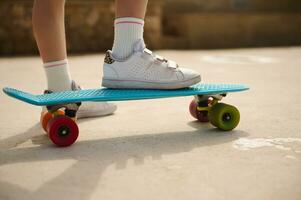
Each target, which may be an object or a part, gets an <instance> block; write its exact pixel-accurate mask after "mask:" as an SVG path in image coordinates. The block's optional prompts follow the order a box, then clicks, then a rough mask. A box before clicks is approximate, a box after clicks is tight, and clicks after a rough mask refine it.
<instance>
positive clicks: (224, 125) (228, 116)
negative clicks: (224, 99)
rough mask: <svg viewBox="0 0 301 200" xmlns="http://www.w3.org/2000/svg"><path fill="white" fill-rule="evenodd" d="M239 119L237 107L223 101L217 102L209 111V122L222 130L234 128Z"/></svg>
mask: <svg viewBox="0 0 301 200" xmlns="http://www.w3.org/2000/svg"><path fill="white" fill-rule="evenodd" d="M239 119H240V114H239V111H238V109H237V108H235V107H234V106H231V105H228V104H225V103H217V104H215V105H214V106H212V108H211V109H210V111H209V121H210V123H211V124H212V125H213V126H215V127H217V128H219V129H221V130H223V131H230V130H232V129H234V128H235V127H236V126H237V125H238V123H239Z"/></svg>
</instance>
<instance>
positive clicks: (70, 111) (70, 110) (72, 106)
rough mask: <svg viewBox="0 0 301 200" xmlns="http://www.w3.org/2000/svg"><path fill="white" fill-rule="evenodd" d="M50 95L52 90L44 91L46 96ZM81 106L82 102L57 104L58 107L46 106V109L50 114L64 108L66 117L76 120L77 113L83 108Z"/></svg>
mask: <svg viewBox="0 0 301 200" xmlns="http://www.w3.org/2000/svg"><path fill="white" fill-rule="evenodd" d="M50 93H52V91H51V90H45V91H44V94H50ZM81 104H82V103H81V102H77V103H69V104H56V105H49V106H46V108H47V110H48V112H51V113H55V112H56V111H58V110H59V109H61V108H64V109H65V110H64V111H65V115H66V116H68V117H70V118H72V119H75V118H76V113H77V111H78V109H79V107H80V106H81Z"/></svg>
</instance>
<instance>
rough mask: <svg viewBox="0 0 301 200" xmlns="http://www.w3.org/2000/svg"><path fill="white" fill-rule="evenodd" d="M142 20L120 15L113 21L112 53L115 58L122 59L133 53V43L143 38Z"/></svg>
mask: <svg viewBox="0 0 301 200" xmlns="http://www.w3.org/2000/svg"><path fill="white" fill-rule="evenodd" d="M143 27H144V20H143V19H139V18H134V17H122V18H117V19H115V22H114V44H113V49H112V53H113V56H114V57H115V58H117V59H121V60H124V59H125V58H127V57H128V56H130V55H131V54H132V53H133V49H134V44H135V43H136V42H137V41H138V40H143Z"/></svg>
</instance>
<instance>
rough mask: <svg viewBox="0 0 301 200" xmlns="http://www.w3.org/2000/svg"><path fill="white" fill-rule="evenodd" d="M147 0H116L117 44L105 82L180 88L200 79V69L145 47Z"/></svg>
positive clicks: (110, 54)
mask: <svg viewBox="0 0 301 200" xmlns="http://www.w3.org/2000/svg"><path fill="white" fill-rule="evenodd" d="M146 6H147V0H116V19H115V22H114V44H113V48H112V52H111V51H108V52H107V54H106V58H105V63H104V68H103V71H104V76H103V79H102V85H103V86H105V87H112V88H148V89H177V88H183V87H188V86H190V85H193V84H195V83H198V82H199V81H200V80H201V78H200V75H199V74H198V73H197V72H194V71H192V70H189V69H184V68H179V67H178V65H177V64H176V63H175V62H173V61H169V60H166V59H163V58H162V57H159V56H156V55H154V54H153V53H152V52H151V51H150V50H148V49H146V48H145V44H144V40H143V30H144V16H145V11H146Z"/></svg>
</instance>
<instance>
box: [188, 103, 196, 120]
mask: <svg viewBox="0 0 301 200" xmlns="http://www.w3.org/2000/svg"><path fill="white" fill-rule="evenodd" d="M196 107H197V103H196V101H195V99H193V100H192V101H191V102H190V105H189V112H190V114H191V116H192V117H194V118H195V119H198V117H197V114H196V113H197V109H196Z"/></svg>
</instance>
